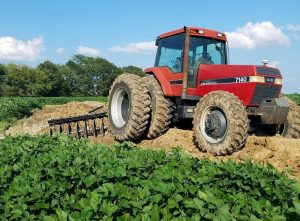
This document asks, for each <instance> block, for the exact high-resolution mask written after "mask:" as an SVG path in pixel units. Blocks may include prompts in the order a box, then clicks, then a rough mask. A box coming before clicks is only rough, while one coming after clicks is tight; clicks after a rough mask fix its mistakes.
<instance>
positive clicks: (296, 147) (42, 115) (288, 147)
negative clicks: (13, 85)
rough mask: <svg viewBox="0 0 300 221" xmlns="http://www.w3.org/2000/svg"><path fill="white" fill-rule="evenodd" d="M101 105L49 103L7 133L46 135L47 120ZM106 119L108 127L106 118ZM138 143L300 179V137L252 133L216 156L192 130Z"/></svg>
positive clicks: (107, 139)
mask: <svg viewBox="0 0 300 221" xmlns="http://www.w3.org/2000/svg"><path fill="white" fill-rule="evenodd" d="M99 106H103V109H104V110H105V109H106V105H105V104H101V103H99V102H71V103H68V104H64V105H51V106H46V107H45V108H44V109H42V110H39V111H36V112H35V113H34V114H33V115H32V116H31V117H29V118H26V119H23V120H21V121H19V122H18V123H17V124H16V125H15V126H13V127H11V128H9V129H8V130H7V131H6V132H5V135H16V134H31V135H39V134H46V133H48V131H49V128H48V123H47V122H48V120H49V119H53V118H62V117H69V116H75V115H82V114H86V113H87V112H88V111H90V110H92V109H94V108H96V107H99ZM104 122H105V124H106V128H108V123H107V120H105V121H104ZM89 139H90V140H92V141H93V142H96V143H102V144H108V145H110V144H113V143H115V142H116V141H115V140H114V138H113V137H112V136H111V134H110V133H109V132H108V131H106V133H105V134H104V135H98V137H90V138H89ZM137 145H139V146H141V147H143V148H149V149H153V150H158V149H161V148H164V149H166V150H167V151H170V150H171V149H172V148H173V147H180V148H181V149H182V151H184V152H185V153H187V154H189V155H192V156H194V157H197V158H200V159H212V160H217V161H219V160H228V159H233V160H235V161H238V162H240V161H244V160H247V159H251V160H254V161H257V162H260V163H263V164H268V163H269V164H272V165H273V166H274V167H275V168H277V169H278V170H279V171H283V172H285V173H287V174H288V176H290V177H292V178H295V179H296V180H297V181H298V182H300V139H288V138H282V137H280V136H276V137H256V136H250V137H249V138H248V140H247V143H246V145H245V147H244V148H243V149H242V150H240V151H238V152H236V153H234V154H232V155H230V156H220V157H214V156H212V155H211V154H209V153H202V152H200V151H199V150H198V149H197V147H196V146H195V145H194V143H193V132H192V131H191V130H190V129H178V128H171V129H169V130H168V131H167V133H166V134H164V135H162V136H160V137H158V138H156V139H153V140H142V141H139V142H137ZM289 171H290V172H291V173H290V172H289Z"/></svg>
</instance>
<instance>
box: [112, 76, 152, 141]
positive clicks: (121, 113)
mask: <svg viewBox="0 0 300 221" xmlns="http://www.w3.org/2000/svg"><path fill="white" fill-rule="evenodd" d="M149 112H150V96H149V95H148V91H147V87H146V85H145V83H144V81H143V79H142V78H140V77H139V76H137V75H133V74H122V75H120V76H119V77H117V78H116V79H115V81H114V82H113V84H112V86H111V89H110V91H109V105H108V119H109V123H110V127H111V132H112V135H113V136H114V137H115V139H116V140H119V141H124V140H134V139H138V138H139V137H141V136H142V134H143V133H144V131H145V130H146V128H147V124H148V120H149V117H150V114H149Z"/></svg>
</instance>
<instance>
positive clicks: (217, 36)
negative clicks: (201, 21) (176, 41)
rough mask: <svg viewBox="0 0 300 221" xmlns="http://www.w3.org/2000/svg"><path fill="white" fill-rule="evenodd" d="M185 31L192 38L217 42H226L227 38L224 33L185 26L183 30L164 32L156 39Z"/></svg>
mask: <svg viewBox="0 0 300 221" xmlns="http://www.w3.org/2000/svg"><path fill="white" fill-rule="evenodd" d="M186 31H187V32H188V33H189V34H190V35H193V36H203V37H208V38H215V39H218V40H223V41H227V37H226V35H225V33H223V32H219V31H215V30H210V29H206V28H199V27H186V26H184V27H183V28H180V29H176V30H174V31H170V32H166V33H164V34H161V35H160V36H158V37H157V38H158V39H161V38H167V37H171V36H173V35H177V34H180V33H185V32H186Z"/></svg>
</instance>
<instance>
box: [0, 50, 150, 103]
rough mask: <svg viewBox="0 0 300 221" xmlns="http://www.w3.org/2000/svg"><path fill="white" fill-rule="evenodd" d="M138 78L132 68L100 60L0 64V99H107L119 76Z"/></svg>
mask: <svg viewBox="0 0 300 221" xmlns="http://www.w3.org/2000/svg"><path fill="white" fill-rule="evenodd" d="M124 72H129V73H133V74H137V75H140V76H143V75H145V73H144V72H143V70H142V69H141V68H139V67H135V66H127V67H122V68H120V67H117V66H116V65H115V64H113V63H111V62H109V61H108V60H106V59H104V58H100V57H96V58H94V57H88V56H84V55H74V56H73V57H72V58H71V59H70V60H69V61H67V62H66V63H65V64H55V63H53V62H51V61H45V62H42V63H41V64H39V65H38V66H37V67H35V68H33V67H29V66H27V65H19V64H7V65H4V64H0V96H45V97H55V96H107V95H108V92H109V88H110V85H111V84H112V82H113V80H114V79H115V78H116V77H117V76H118V75H120V74H122V73H124Z"/></svg>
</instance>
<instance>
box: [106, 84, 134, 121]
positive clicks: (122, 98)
mask: <svg viewBox="0 0 300 221" xmlns="http://www.w3.org/2000/svg"><path fill="white" fill-rule="evenodd" d="M129 108H130V103H129V98H128V93H127V91H126V90H125V89H123V88H119V89H118V90H116V91H115V93H114V95H113V98H112V100H111V113H110V114H111V118H112V121H113V123H114V124H115V126H116V127H123V126H124V125H125V124H126V122H127V121H128V116H129Z"/></svg>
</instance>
